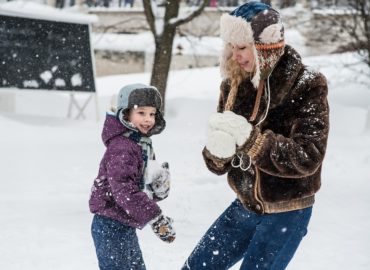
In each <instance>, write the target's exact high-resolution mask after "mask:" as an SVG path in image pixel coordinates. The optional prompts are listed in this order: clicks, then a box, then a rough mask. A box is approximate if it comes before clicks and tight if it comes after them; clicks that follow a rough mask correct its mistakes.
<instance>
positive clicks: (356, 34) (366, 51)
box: [349, 0, 370, 67]
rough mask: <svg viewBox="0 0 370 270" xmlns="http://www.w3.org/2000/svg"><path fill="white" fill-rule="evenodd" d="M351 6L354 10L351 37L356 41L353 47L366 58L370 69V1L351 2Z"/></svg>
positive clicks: (350, 29)
mask: <svg viewBox="0 0 370 270" xmlns="http://www.w3.org/2000/svg"><path fill="white" fill-rule="evenodd" d="M350 5H351V6H352V8H353V10H354V12H353V14H352V22H353V23H352V27H350V28H349V31H350V36H351V37H352V38H353V40H354V42H353V46H354V49H356V50H357V51H358V52H359V53H360V54H362V55H363V56H364V58H365V61H366V63H367V64H368V66H369V67H370V1H369V0H351V1H350Z"/></svg>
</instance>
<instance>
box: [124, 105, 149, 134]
mask: <svg viewBox="0 0 370 270" xmlns="http://www.w3.org/2000/svg"><path fill="white" fill-rule="evenodd" d="M155 113H156V108H154V107H148V106H143V107H137V108H136V109H131V110H130V114H129V116H128V120H129V121H130V122H131V123H132V124H133V125H134V126H135V127H136V128H137V129H138V130H139V131H140V132H141V133H143V134H147V133H148V132H149V130H151V129H152V127H153V126H154V124H155Z"/></svg>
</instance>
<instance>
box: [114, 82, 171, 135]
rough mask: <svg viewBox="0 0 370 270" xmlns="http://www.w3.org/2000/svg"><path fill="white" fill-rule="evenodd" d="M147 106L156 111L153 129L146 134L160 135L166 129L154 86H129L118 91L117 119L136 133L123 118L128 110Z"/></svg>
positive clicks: (160, 99)
mask: <svg viewBox="0 0 370 270" xmlns="http://www.w3.org/2000/svg"><path fill="white" fill-rule="evenodd" d="M143 106H149V107H154V108H156V109H157V111H156V115H155V124H154V127H153V128H152V129H151V130H150V131H149V132H148V134H147V135H148V136H151V135H154V134H158V133H161V132H162V131H163V129H164V128H165V127H166V121H165V120H164V118H163V115H162V112H161V106H162V98H161V94H160V93H159V91H158V90H157V88H155V87H154V86H149V85H145V84H140V83H137V84H129V85H126V86H124V87H122V89H121V90H120V91H119V94H118V97H117V117H118V118H119V120H120V121H121V122H122V124H123V125H125V126H126V127H127V128H129V129H131V130H135V131H137V129H136V128H134V127H133V126H132V125H131V124H130V123H129V122H128V121H127V120H126V119H125V118H126V117H125V116H126V115H128V112H129V110H130V109H136V108H137V107H143Z"/></svg>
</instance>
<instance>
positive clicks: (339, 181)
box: [0, 56, 370, 270]
mask: <svg viewBox="0 0 370 270" xmlns="http://www.w3.org/2000/svg"><path fill="white" fill-rule="evenodd" d="M337 58H339V57H335V56H331V57H326V58H312V59H309V62H310V63H312V64H315V63H323V62H324V63H328V62H329V61H334V62H335V61H337ZM340 59H341V60H343V59H342V58H340ZM335 63H336V62H335ZM332 64H333V65H332V66H336V65H335V64H334V63H332ZM337 65H338V64H337ZM322 69H323V71H325V72H326V73H327V75H328V78H329V85H330V91H331V92H330V105H331V133H330V138H329V145H328V151H327V156H326V160H325V163H324V168H323V177H322V178H323V180H322V189H321V191H320V192H319V193H318V195H317V201H316V204H315V207H314V212H313V217H312V219H311V223H310V225H309V233H308V235H307V237H306V238H305V239H304V241H303V242H302V245H301V246H300V249H299V250H298V252H297V254H296V256H295V257H294V259H293V261H292V263H291V264H290V266H289V268H288V269H290V270H295V269H298V270H305V269H307V270H308V269H310V270H312V269H315V270H338V269H355V270H365V269H369V265H370V257H369V256H368V251H369V250H370V233H369V228H370V215H369V211H370V196H369V192H370V174H369V171H370V169H369V167H370V151H369V149H370V132H369V131H365V119H366V118H365V116H366V106H368V105H369V103H370V101H369V100H370V99H369V91H368V90H369V87H368V86H369V82H368V81H366V80H365V82H367V84H364V83H355V82H352V83H351V82H348V78H349V77H353V73H351V71H349V70H347V71H346V72H343V73H339V72H338V71H337V70H335V69H334V67H330V68H327V69H326V70H325V67H323V68H322ZM343 76H347V77H346V78H347V80H346V79H345V78H343ZM339 79H343V81H341V80H339ZM147 80H148V74H136V75H130V76H115V77H106V78H100V79H98V89H99V97H100V99H99V100H100V107H101V111H100V114H101V115H104V112H103V108H104V107H106V106H107V103H108V101H109V99H110V95H111V94H112V93H116V92H117V90H118V88H119V87H120V86H122V85H124V84H126V83H129V82H147ZM344 82H347V84H345V83H344ZM218 83H219V73H218V70H217V69H213V68H212V69H204V70H188V71H178V72H174V73H172V76H171V79H170V82H169V89H168V102H167V129H166V131H165V132H164V133H163V134H161V135H159V136H156V137H153V139H154V147H155V150H156V154H157V158H158V159H159V160H160V161H169V162H170V168H171V172H172V178H173V183H172V190H171V194H170V197H169V198H168V199H167V200H166V201H164V202H163V203H161V207H162V209H163V211H164V213H166V214H167V215H169V216H171V217H173V218H174V219H175V222H176V223H175V225H176V229H177V239H176V241H175V242H174V243H173V244H171V245H169V244H166V243H163V242H161V241H160V240H159V239H157V238H156V237H155V236H154V235H153V233H152V232H151V230H150V229H149V228H145V229H144V230H143V231H140V232H139V238H140V242H141V245H142V250H143V253H144V259H145V261H146V264H147V268H148V270H175V269H180V267H181V265H182V264H183V262H184V261H185V259H186V257H187V256H188V255H189V253H190V252H191V250H192V249H193V247H194V246H195V245H196V243H197V241H198V240H199V239H200V237H201V236H202V234H203V233H204V232H205V230H206V229H207V228H208V227H209V225H210V224H211V223H212V222H213V221H214V220H215V218H216V217H217V216H218V215H219V214H220V213H221V212H222V211H223V210H224V209H225V208H226V207H227V206H228V205H229V203H230V202H231V201H232V200H233V199H234V194H233V193H232V191H231V190H230V188H229V187H228V185H227V183H226V179H225V176H221V177H217V176H215V175H212V174H211V173H209V172H208V171H207V169H206V168H205V166H204V164H203V160H202V156H201V150H202V147H203V145H204V141H205V123H206V121H207V118H208V115H209V114H210V113H211V112H213V111H214V110H215V107H216V103H217V93H218ZM351 91H353V92H355V93H356V95H355V96H354V94H353V92H351ZM67 97H68V96H66V95H63V94H55V93H54V94H50V93H48V94H45V93H39V92H34V93H29V92H27V93H18V94H17V110H18V111H19V112H20V114H17V115H15V114H1V115H0V126H1V133H0V134H1V135H0V151H1V154H0V164H1V176H2V179H1V189H0V269H7V270H16V269H19V270H20V269H22V270H25V269H26V270H32V269H37V270H50V269H53V270H58V269H63V270H74V269H76V270H77V269H78V270H80V269H98V268H97V262H96V258H95V253H94V247H93V243H92V239H91V236H90V222H91V218H92V215H91V214H90V213H89V211H88V203H87V201H88V197H89V192H90V186H91V184H92V181H93V179H94V177H95V176H96V174H97V169H98V164H99V161H100V158H101V156H102V153H103V151H104V147H103V145H102V143H101V141H100V132H101V127H102V123H103V122H102V120H100V121H99V122H96V121H94V110H93V107H92V106H91V107H92V108H90V109H89V110H88V111H87V115H88V117H89V119H88V120H85V121H75V120H69V119H66V118H64V117H63V116H64V115H65V113H66V110H67V104H68V98H67ZM366 102H368V103H367V104H365V105H364V103H366ZM26 113H31V114H33V115H26ZM40 115H41V116H40ZM233 269H238V268H237V267H234V268H233Z"/></svg>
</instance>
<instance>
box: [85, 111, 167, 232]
mask: <svg viewBox="0 0 370 270" xmlns="http://www.w3.org/2000/svg"><path fill="white" fill-rule="evenodd" d="M126 131H128V129H127V128H126V127H125V126H124V125H122V123H121V122H120V121H119V120H118V119H117V118H116V117H115V116H111V115H107V117H106V120H105V123H104V129H103V132H102V139H103V142H104V144H105V146H106V147H107V149H106V151H105V154H104V156H103V159H102V161H101V162H100V168H99V174H98V176H97V178H96V179H95V181H94V185H93V187H92V191H91V197H90V200H89V206H90V211H91V212H92V213H94V214H98V215H102V216H106V217H109V218H112V219H115V220H118V221H120V222H122V223H124V224H126V225H129V226H131V227H135V228H139V229H142V228H143V227H144V226H145V225H146V224H147V223H148V222H149V221H150V220H152V219H153V218H155V217H156V216H158V215H159V214H160V213H161V209H160V208H159V206H158V205H157V204H156V202H155V201H153V200H151V199H149V197H148V196H147V195H146V194H145V193H144V192H142V191H141V190H140V186H139V185H140V181H141V178H142V174H143V169H142V166H143V158H142V150H141V147H140V145H138V144H137V143H136V142H134V141H133V140H131V139H129V138H127V137H124V136H123V135H122V134H123V133H125V132H126Z"/></svg>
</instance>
